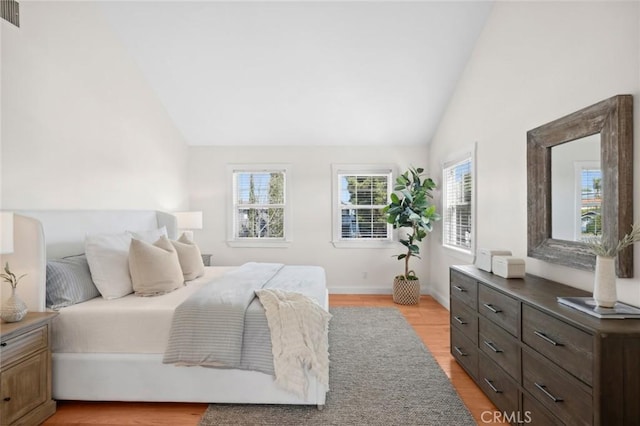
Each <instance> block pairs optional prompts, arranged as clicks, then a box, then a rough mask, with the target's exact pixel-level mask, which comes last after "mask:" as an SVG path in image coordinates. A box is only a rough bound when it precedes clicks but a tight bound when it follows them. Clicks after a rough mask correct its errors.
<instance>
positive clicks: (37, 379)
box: [0, 352, 49, 425]
mask: <svg viewBox="0 0 640 426" xmlns="http://www.w3.org/2000/svg"><path fill="white" fill-rule="evenodd" d="M48 363H49V354H48V353H47V352H41V353H39V354H37V355H34V356H31V357H29V358H27V359H24V360H23V361H21V362H19V363H18V364H16V365H15V366H14V367H12V368H10V369H8V370H6V371H2V373H0V389H2V394H1V395H0V408H1V409H0V425H9V424H11V423H12V422H14V421H16V420H18V419H20V417H23V416H25V415H26V414H28V413H29V412H30V411H31V410H33V409H35V408H37V407H38V406H40V405H41V404H43V403H44V402H45V401H46V400H47V391H48V389H47V371H48ZM18 424H20V422H19V423H18Z"/></svg>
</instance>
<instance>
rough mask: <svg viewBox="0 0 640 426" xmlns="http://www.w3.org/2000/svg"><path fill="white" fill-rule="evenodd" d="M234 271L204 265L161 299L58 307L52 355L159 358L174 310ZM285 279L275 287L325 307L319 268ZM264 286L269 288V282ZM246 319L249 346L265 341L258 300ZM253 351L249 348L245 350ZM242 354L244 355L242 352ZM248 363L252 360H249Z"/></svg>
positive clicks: (289, 271)
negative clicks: (199, 273)
mask: <svg viewBox="0 0 640 426" xmlns="http://www.w3.org/2000/svg"><path fill="white" fill-rule="evenodd" d="M235 269H237V267H205V274H204V276H202V277H200V278H197V279H195V280H193V281H189V282H188V283H187V285H186V286H184V287H181V288H179V289H178V290H176V291H173V292H171V293H168V294H164V295H161V296H154V297H140V296H136V295H135V294H130V295H128V296H125V297H122V298H119V299H111V300H106V299H103V298H102V297H96V298H94V299H91V300H88V301H86V302H83V303H78V304H76V305H72V306H68V307H65V308H62V309H60V311H59V315H58V316H57V317H56V318H55V319H54V322H53V333H52V339H53V342H52V352H54V353H102V354H108V353H127V354H162V353H164V351H165V349H166V347H167V342H168V340H169V332H170V329H171V321H172V318H173V312H174V310H175V308H176V307H177V306H178V305H180V303H182V302H183V301H184V300H186V299H187V298H188V297H189V296H190V295H191V294H193V293H195V292H196V291H197V290H198V289H200V288H201V287H202V285H204V284H205V283H208V282H210V281H211V280H214V279H216V278H218V277H220V276H222V275H223V274H224V273H226V272H229V271H232V270H235ZM284 278H285V282H284V283H281V285H280V287H279V288H280V289H281V290H284V291H291V292H296V291H299V292H303V293H305V294H307V295H308V296H310V297H311V298H312V299H314V300H315V301H316V302H317V303H318V304H320V306H322V307H324V308H325V309H327V308H328V307H327V302H326V287H325V276H324V270H323V269H322V268H319V267H317V266H291V265H287V267H286V273H285V274H284ZM265 288H269V284H268V283H267V285H265ZM247 315H248V316H249V317H251V318H250V323H249V324H248V327H247V328H246V329H245V338H247V337H248V339H247V340H248V341H249V342H251V346H253V345H255V346H261V345H262V344H263V343H264V342H269V341H270V340H269V339H270V337H269V330H268V328H267V324H266V322H264V321H262V322H261V321H252V320H253V319H255V318H257V317H264V313H263V311H262V306H261V305H260V302H259V301H258V299H257V298H256V299H255V300H254V301H253V302H252V303H251V304H250V305H249V308H248V309H247ZM252 349H253V348H252V347H249V348H247V350H248V351H251V350H252ZM243 355H248V354H247V353H246V351H244V350H243ZM247 359H248V360H251V358H250V357H248V356H247ZM249 368H251V366H249Z"/></svg>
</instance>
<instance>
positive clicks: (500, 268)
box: [492, 256, 525, 278]
mask: <svg viewBox="0 0 640 426" xmlns="http://www.w3.org/2000/svg"><path fill="white" fill-rule="evenodd" d="M492 267H493V273H494V274H496V275H498V276H500V277H503V278H523V277H524V274H525V265H524V259H520V258H517V257H511V256H494V257H493V262H492Z"/></svg>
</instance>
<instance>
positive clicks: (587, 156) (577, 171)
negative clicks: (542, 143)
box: [551, 133, 602, 241]
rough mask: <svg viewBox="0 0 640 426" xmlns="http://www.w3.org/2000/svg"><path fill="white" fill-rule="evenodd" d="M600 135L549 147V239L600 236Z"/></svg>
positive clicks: (581, 238) (583, 238) (572, 239)
mask: <svg viewBox="0 0 640 426" xmlns="http://www.w3.org/2000/svg"><path fill="white" fill-rule="evenodd" d="M601 206H602V171H601V168H600V134H599V133H598V134H595V135H591V136H587V137H585V138H580V139H576V140H574V141H571V142H567V143H563V144H562V145H557V146H554V147H553V148H551V238H553V239H556V240H568V241H585V240H586V239H588V238H592V237H594V236H598V235H602V214H601V213H602V210H601Z"/></svg>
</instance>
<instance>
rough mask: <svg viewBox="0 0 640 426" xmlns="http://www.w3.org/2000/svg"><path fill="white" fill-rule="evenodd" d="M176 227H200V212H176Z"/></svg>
mask: <svg viewBox="0 0 640 426" xmlns="http://www.w3.org/2000/svg"><path fill="white" fill-rule="evenodd" d="M174 215H175V216H176V219H177V221H178V229H202V212H176V213H174Z"/></svg>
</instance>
